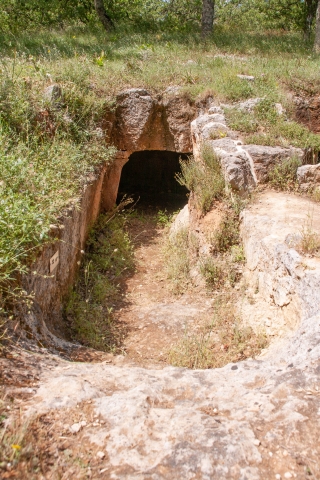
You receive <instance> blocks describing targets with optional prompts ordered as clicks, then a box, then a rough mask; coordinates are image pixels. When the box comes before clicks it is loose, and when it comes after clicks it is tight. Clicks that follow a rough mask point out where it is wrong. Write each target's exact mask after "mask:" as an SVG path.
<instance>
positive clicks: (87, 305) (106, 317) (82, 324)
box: [66, 213, 134, 352]
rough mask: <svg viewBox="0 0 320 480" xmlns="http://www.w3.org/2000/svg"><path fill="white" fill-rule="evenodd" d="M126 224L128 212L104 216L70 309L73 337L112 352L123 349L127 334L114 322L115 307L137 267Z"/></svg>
mask: <svg viewBox="0 0 320 480" xmlns="http://www.w3.org/2000/svg"><path fill="white" fill-rule="evenodd" d="M126 222H127V214H125V213H116V214H113V215H112V214H110V213H109V214H106V215H101V216H100V218H99V219H98V221H97V223H96V225H95V227H94V229H93V231H92V232H91V234H90V237H89V240H88V243H87V252H86V254H85V261H84V263H83V266H82V267H81V271H80V274H79V279H78V281H77V283H76V285H75V287H74V289H73V291H72V292H71V294H70V297H69V302H68V304H67V307H66V317H67V319H68V320H69V322H70V326H71V330H72V333H73V338H74V339H75V340H77V341H79V342H80V343H82V344H83V345H86V346H88V347H92V348H95V349H98V350H102V351H108V352H110V351H112V352H115V351H118V350H119V349H120V348H121V343H122V340H123V335H124V333H125V332H124V331H122V329H121V327H120V325H118V324H117V323H116V321H115V319H114V312H113V305H114V303H115V302H117V301H119V300H120V282H121V280H122V279H123V278H124V277H125V276H126V275H127V274H128V273H130V272H132V270H133V268H134V261H133V248H132V245H131V241H130V239H129V236H128V233H127V231H126Z"/></svg>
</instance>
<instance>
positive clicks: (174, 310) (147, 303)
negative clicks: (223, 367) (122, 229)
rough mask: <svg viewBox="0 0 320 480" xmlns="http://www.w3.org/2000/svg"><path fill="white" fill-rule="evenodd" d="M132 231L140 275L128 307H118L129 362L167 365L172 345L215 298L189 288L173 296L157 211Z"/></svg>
mask: <svg viewBox="0 0 320 480" xmlns="http://www.w3.org/2000/svg"><path fill="white" fill-rule="evenodd" d="M128 229H129V234H130V237H131V239H132V242H133V244H134V257H135V265H136V271H135V273H134V275H133V276H131V277H130V278H129V279H127V280H126V281H125V283H124V285H123V290H124V291H125V294H124V295H125V302H124V306H123V307H120V308H118V309H117V306H115V311H116V318H117V320H118V322H121V323H125V324H126V325H127V328H128V335H127V337H126V338H125V339H124V344H123V347H124V352H125V354H126V359H127V360H131V361H132V360H133V361H134V362H135V363H138V364H142V365H144V366H148V365H150V364H155V363H156V364H164V363H166V353H167V351H168V350H169V349H170V347H171V345H172V344H173V343H175V342H177V341H178V340H179V339H180V338H181V337H182V336H183V335H184V332H185V331H186V330H188V331H190V330H191V331H192V330H194V329H196V328H197V323H198V321H199V320H200V319H201V318H202V317H203V316H204V315H206V314H209V313H210V311H211V308H212V306H211V300H210V298H209V297H208V296H207V295H206V292H205V291H204V292H202V294H200V295H199V292H197V293H195V292H193V291H191V289H190V288H187V290H186V292H185V293H183V294H181V295H175V294H174V293H173V291H172V285H171V284H170V283H169V282H168V280H167V277H166V272H165V265H164V256H163V252H162V250H163V236H164V235H165V231H164V229H163V227H161V226H159V224H158V223H157V215H156V211H155V210H152V209H149V210H147V211H146V212H143V213H142V214H141V215H140V216H137V217H136V218H132V219H131V220H130V221H129V225H128Z"/></svg>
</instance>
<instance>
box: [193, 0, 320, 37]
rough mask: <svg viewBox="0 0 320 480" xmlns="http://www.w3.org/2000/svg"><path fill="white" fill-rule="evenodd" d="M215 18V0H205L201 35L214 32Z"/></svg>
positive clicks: (205, 35)
mask: <svg viewBox="0 0 320 480" xmlns="http://www.w3.org/2000/svg"><path fill="white" fill-rule="evenodd" d="M319 2H320V0H319ZM213 19H214V0H203V2H202V19H201V36H202V38H206V37H208V36H209V35H211V34H212V32H213Z"/></svg>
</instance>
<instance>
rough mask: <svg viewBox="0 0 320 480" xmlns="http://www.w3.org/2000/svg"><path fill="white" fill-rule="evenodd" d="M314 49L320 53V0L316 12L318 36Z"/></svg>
mask: <svg viewBox="0 0 320 480" xmlns="http://www.w3.org/2000/svg"><path fill="white" fill-rule="evenodd" d="M313 48H314V51H315V52H316V53H320V0H318V8H317V14H316V38H315V40H314V47H313Z"/></svg>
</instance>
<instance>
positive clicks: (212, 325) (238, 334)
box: [168, 292, 267, 369]
mask: <svg viewBox="0 0 320 480" xmlns="http://www.w3.org/2000/svg"><path fill="white" fill-rule="evenodd" d="M234 296H235V294H234V293H232V292H228V293H224V294H221V295H219V297H218V298H217V299H216V301H215V305H214V309H215V311H214V316H213V318H212V319H210V320H209V321H206V322H205V323H204V325H202V326H201V332H200V333H195V334H189V332H188V331H186V332H185V335H184V338H183V339H182V340H181V341H180V342H178V343H177V344H176V345H175V346H173V347H172V348H171V350H170V351H169V353H168V361H169V363H171V364H172V365H174V366H177V367H185V368H193V369H196V368H201V369H206V368H219V367H222V366H224V365H226V364H227V363H230V362H238V361H240V360H244V359H246V358H248V357H255V356H256V355H258V354H259V353H260V352H261V350H262V349H263V348H265V347H266V346H267V339H266V336H265V335H264V334H263V333H255V332H254V331H253V330H252V328H250V327H243V326H241V325H240V322H239V320H238V319H237V316H236V311H235V310H236V307H235V301H236V299H235V298H233V297H234Z"/></svg>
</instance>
